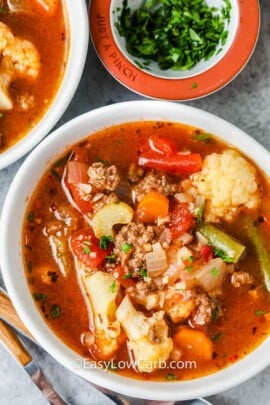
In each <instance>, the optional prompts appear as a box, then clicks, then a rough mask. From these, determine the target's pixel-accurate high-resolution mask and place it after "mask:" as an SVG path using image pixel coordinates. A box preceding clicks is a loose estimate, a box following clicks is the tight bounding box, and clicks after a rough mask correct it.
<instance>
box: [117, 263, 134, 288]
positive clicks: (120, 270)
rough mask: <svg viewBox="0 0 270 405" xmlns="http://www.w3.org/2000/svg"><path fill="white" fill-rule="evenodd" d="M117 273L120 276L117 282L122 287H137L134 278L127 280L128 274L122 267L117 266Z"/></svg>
mask: <svg viewBox="0 0 270 405" xmlns="http://www.w3.org/2000/svg"><path fill="white" fill-rule="evenodd" d="M115 273H117V274H118V278H117V281H118V282H119V283H120V284H121V286H122V287H124V288H129V287H135V285H136V281H135V280H133V279H132V278H127V273H126V272H125V270H124V268H123V267H122V266H117V267H116V269H115Z"/></svg>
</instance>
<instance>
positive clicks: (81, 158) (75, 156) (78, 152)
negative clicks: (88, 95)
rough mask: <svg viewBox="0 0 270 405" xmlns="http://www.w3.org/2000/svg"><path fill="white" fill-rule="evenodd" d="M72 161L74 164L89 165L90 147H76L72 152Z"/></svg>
mask: <svg viewBox="0 0 270 405" xmlns="http://www.w3.org/2000/svg"><path fill="white" fill-rule="evenodd" d="M71 160H73V161H74V162H81V163H88V147H87V145H85V144H83V145H78V146H75V148H74V149H73V152H72V157H71Z"/></svg>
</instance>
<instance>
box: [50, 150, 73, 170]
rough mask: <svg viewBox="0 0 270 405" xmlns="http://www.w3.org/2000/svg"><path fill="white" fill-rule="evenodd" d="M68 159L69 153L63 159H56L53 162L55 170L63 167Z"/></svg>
mask: <svg viewBox="0 0 270 405" xmlns="http://www.w3.org/2000/svg"><path fill="white" fill-rule="evenodd" d="M69 157H70V153H67V154H66V155H65V156H64V157H62V158H60V159H58V160H57V161H56V162H54V164H53V167H54V168H55V169H56V168H57V167H61V166H64V165H65V164H66V163H67V161H68V159H69Z"/></svg>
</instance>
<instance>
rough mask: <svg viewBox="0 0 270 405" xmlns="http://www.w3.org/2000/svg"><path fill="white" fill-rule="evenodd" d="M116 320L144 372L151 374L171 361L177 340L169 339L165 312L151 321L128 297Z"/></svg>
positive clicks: (161, 312)
mask: <svg viewBox="0 0 270 405" xmlns="http://www.w3.org/2000/svg"><path fill="white" fill-rule="evenodd" d="M116 318H117V320H118V321H119V322H120V323H121V326H122V327H123V329H124V331H125V333H126V335H127V337H128V342H127V346H128V349H129V351H130V352H132V353H133V356H134V360H135V365H136V368H137V369H138V370H139V371H140V372H143V373H151V372H152V371H154V370H156V369H157V368H159V365H160V364H161V363H160V362H165V361H167V360H168V358H169V356H170V353H171V351H172V349H173V341H172V339H171V338H169V337H168V326H167V324H166V322H165V321H164V319H163V318H164V312H163V311H159V312H155V313H154V314H153V315H152V316H151V317H150V318H147V317H146V316H145V315H144V314H143V313H142V312H138V311H136V309H135V308H134V306H133V305H132V303H131V301H130V299H129V298H128V297H127V296H126V297H125V298H124V299H123V301H122V302H121V304H120V305H119V307H118V308H117V311H116Z"/></svg>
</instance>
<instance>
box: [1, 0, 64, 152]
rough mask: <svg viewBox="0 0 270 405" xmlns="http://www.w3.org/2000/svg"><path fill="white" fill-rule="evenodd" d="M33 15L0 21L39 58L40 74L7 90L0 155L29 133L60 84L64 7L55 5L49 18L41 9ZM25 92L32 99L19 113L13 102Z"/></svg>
mask: <svg viewBox="0 0 270 405" xmlns="http://www.w3.org/2000/svg"><path fill="white" fill-rule="evenodd" d="M34 4H35V3H34V1H33V13H29V14H27V13H7V14H3V15H1V17H0V20H1V22H3V23H4V24H6V25H7V26H8V27H9V28H10V29H11V31H12V33H13V34H14V35H15V36H18V37H20V38H23V39H27V40H28V41H30V42H32V43H33V44H34V45H35V47H36V49H37V51H38V52H39V55H40V62H41V66H40V72H39V75H38V77H37V78H36V79H29V78H27V77H25V78H19V77H18V78H15V79H14V81H13V82H12V83H11V85H10V87H9V94H10V96H11V98H12V100H13V103H14V106H13V109H12V110H10V111H4V112H3V117H2V118H1V119H0V132H1V134H2V136H3V141H2V144H0V153H1V152H3V151H5V150H6V149H8V148H10V147H11V146H12V145H14V144H15V143H16V142H18V141H19V140H20V139H21V138H23V137H24V136H25V135H26V134H27V133H28V132H29V130H30V129H32V128H33V127H34V126H35V125H37V123H38V122H39V121H40V119H41V118H42V117H43V115H44V114H45V113H46V111H47V110H48V108H49V106H50V104H51V103H52V101H53V99H54V97H55V95H56V92H57V90H58V88H59V86H60V84H61V80H62V78H63V74H64V71H65V67H66V62H67V56H68V48H69V29H68V22H67V19H66V15H65V10H64V8H65V7H64V4H63V3H62V1H61V0H59V2H58V5H57V7H56V9H55V11H54V13H53V15H52V16H50V15H49V14H48V13H46V12H45V11H44V10H43V8H42V7H40V6H35V5H34ZM24 92H27V93H29V94H31V95H33V96H34V106H33V107H31V108H30V109H29V110H27V111H22V110H21V108H20V107H19V105H18V103H17V102H16V97H17V96H18V95H21V94H23V93H24Z"/></svg>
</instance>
